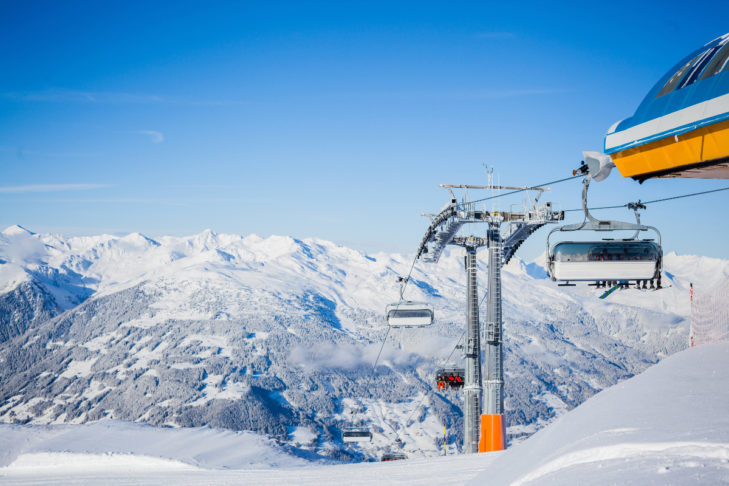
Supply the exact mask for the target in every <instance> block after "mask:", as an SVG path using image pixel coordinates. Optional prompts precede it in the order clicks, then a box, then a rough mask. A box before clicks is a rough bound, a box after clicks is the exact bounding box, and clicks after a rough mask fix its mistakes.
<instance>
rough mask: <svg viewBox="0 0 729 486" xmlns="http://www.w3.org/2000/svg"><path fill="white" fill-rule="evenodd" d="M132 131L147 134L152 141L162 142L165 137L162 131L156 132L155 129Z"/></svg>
mask: <svg viewBox="0 0 729 486" xmlns="http://www.w3.org/2000/svg"><path fill="white" fill-rule="evenodd" d="M134 133H139V134H141V135H147V136H148V137H149V139H150V140H151V141H152V143H162V142H164V141H165V137H164V135H163V134H162V132H158V131H157V130H137V131H136V132H134Z"/></svg>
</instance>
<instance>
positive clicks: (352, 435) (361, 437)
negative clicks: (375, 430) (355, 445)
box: [342, 427, 372, 442]
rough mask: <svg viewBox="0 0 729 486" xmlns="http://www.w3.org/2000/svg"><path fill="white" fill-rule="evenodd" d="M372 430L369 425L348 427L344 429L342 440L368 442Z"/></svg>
mask: <svg viewBox="0 0 729 486" xmlns="http://www.w3.org/2000/svg"><path fill="white" fill-rule="evenodd" d="M371 440H372V432H370V429H368V428H367V427H347V428H346V429H344V430H343V431H342V442H368V441H371Z"/></svg>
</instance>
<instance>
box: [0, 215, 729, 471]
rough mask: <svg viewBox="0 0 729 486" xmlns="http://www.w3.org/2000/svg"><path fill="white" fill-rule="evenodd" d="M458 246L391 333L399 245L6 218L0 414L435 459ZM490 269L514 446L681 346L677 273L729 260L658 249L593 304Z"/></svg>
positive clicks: (586, 290)
mask: <svg viewBox="0 0 729 486" xmlns="http://www.w3.org/2000/svg"><path fill="white" fill-rule="evenodd" d="M462 257H463V253H462V252H461V251H459V250H457V249H454V250H452V251H450V252H447V253H446V254H445V255H444V256H443V257H442V258H441V261H440V262H439V263H437V264H432V263H427V264H426V263H421V262H417V263H416V264H415V266H414V267H413V272H412V275H411V278H410V284H409V285H408V287H407V288H406V291H405V297H406V298H407V299H409V300H414V301H423V302H429V303H431V304H432V305H433V306H434V308H435V312H436V323H435V325H433V326H431V327H429V328H425V329H397V330H392V331H390V332H388V329H387V325H386V323H385V321H384V308H385V305H386V304H388V303H391V302H393V301H396V300H397V299H398V297H399V284H398V283H397V277H398V276H404V275H407V274H408V271H409V269H410V265H411V264H412V256H411V255H400V254H388V253H376V254H365V253H362V252H360V251H356V250H352V249H349V248H346V247H343V246H340V245H336V244H334V243H331V242H328V241H323V240H318V239H314V238H311V239H303V240H299V239H296V238H291V237H285V236H270V237H267V238H262V237H259V236H256V235H247V236H241V235H231V234H217V233H215V232H213V231H210V230H206V231H203V232H202V233H199V234H197V235H193V236H188V237H172V236H165V237H159V238H150V237H147V236H144V235H142V234H139V233H132V234H129V235H125V236H112V235H98V236H84V237H63V236H59V235H51V234H35V233H33V232H31V231H28V230H26V229H24V228H22V227H20V226H11V227H9V228H7V229H5V230H4V231H3V232H2V233H0V363H1V364H2V366H0V422H7V423H30V424H60V423H87V422H94V421H98V420H100V419H103V418H109V419H119V420H126V421H135V422H142V423H148V424H151V425H155V426H159V427H199V426H210V427H215V428H222V429H230V430H235V431H242V430H249V431H254V432H257V433H259V434H264V435H266V436H268V437H270V438H272V439H275V440H276V441H278V442H279V443H281V444H284V445H286V446H287V447H292V448H294V449H296V450H298V451H300V452H301V453H302V454H315V455H322V456H328V457H332V458H336V459H342V460H367V459H371V458H378V457H379V455H381V454H382V453H383V452H386V451H389V450H392V449H396V448H397V449H398V450H399V448H400V447H401V448H402V450H403V451H405V452H406V453H407V454H408V455H410V456H418V455H421V456H422V455H435V454H439V453H440V451H442V450H443V447H444V444H443V441H444V434H443V428H444V426H445V428H446V437H445V442H446V444H445V447H446V449H447V450H448V451H449V452H455V451H456V450H457V449H458V448H459V447H460V444H461V442H462V430H461V429H462V415H461V411H460V406H461V404H462V397H461V395H460V394H459V393H458V392H455V391H449V392H437V391H436V390H435V386H434V371H435V369H436V368H437V367H438V366H439V365H442V364H444V363H447V362H452V363H453V364H456V365H457V364H459V363H460V362H461V361H462V357H461V356H460V355H459V352H458V351H457V350H456V352H453V351H454V346H455V345H456V344H457V343H458V342H459V339H460V338H461V337H462V333H463V329H464V324H465V285H464V283H465V273H464V270H463V258H462ZM483 260H485V259H482V258H479V272H480V273H479V289H480V292H481V294H482V295H485V294H484V290H485V284H486V265H485V261H483ZM503 275H504V280H503V288H502V295H503V299H504V310H503V314H504V336H505V337H504V338H505V381H506V385H505V394H506V399H505V407H506V410H507V423H508V425H509V426H508V429H507V431H508V434H509V440H511V441H512V442H516V441H519V440H521V439H523V438H524V437H527V436H529V435H530V434H532V433H534V432H535V431H536V430H538V429H540V428H542V427H543V426H545V425H546V424H548V423H550V422H551V421H553V420H554V419H555V418H557V417H559V416H560V415H562V414H563V413H564V412H566V411H567V410H570V409H572V408H574V407H575V406H577V405H578V404H580V403H582V402H583V401H585V400H586V399H588V398H589V397H591V396H592V395H594V394H595V393H597V392H599V391H600V390H602V389H604V388H606V387H609V386H611V385H613V384H615V383H618V382H620V381H622V380H624V379H626V378H629V377H631V376H633V375H635V374H637V373H639V372H641V371H643V370H644V369H645V368H647V367H648V366H650V365H651V364H653V363H656V362H657V361H658V360H660V359H662V358H663V357H665V356H668V355H670V354H673V353H675V352H676V351H678V350H681V349H683V348H685V347H686V346H687V342H688V326H689V313H690V306H689V296H688V292H689V291H688V289H689V284H690V283H693V284H694V288H695V289H696V291H697V292H698V291H701V290H702V289H710V288H711V287H712V286H713V285H716V284H717V282H719V281H720V280H722V279H724V278H726V276H727V275H729V261H725V260H719V259H713V258H708V257H699V256H692V255H676V254H674V253H668V254H666V255H665V256H664V285H665V286H666V288H664V289H662V290H659V291H642V290H624V291H619V292H615V293H613V294H612V295H611V296H610V297H609V298H607V299H605V300H600V299H598V296H599V294H600V292H599V291H596V290H594V289H593V288H591V287H586V286H582V287H558V286H556V284H555V283H554V282H551V281H550V280H548V279H547V278H546V273H545V271H544V268H543V261H541V259H538V260H536V261H533V262H526V261H523V260H521V259H519V258H518V255H517V256H516V257H515V258H513V259H512V261H511V262H510V263H509V264H508V265H506V266H505V267H504V269H503ZM483 317H485V316H483ZM383 340H384V344H383ZM380 351H381V357H380V359H379V361H378V365H377V367H376V368H373V363H374V362H375V358H376V356H377V355H378V353H379V352H380ZM449 356H450V358H449ZM349 424H365V425H367V426H369V427H370V428H371V429H372V430H373V432H374V438H373V440H372V442H370V443H364V444H358V445H354V446H353V445H347V444H343V443H342V441H341V430H342V428H343V427H346V426H347V425H349ZM398 439H399V440H398Z"/></svg>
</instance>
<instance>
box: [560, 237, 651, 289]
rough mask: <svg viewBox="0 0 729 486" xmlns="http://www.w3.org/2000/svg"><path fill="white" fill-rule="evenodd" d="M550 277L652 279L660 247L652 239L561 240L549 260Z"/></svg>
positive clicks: (622, 279)
mask: <svg viewBox="0 0 729 486" xmlns="http://www.w3.org/2000/svg"><path fill="white" fill-rule="evenodd" d="M548 267H549V274H550V276H551V278H552V280H559V281H586V280H587V281H606V280H607V281H628V280H639V281H645V280H651V279H653V278H656V277H658V276H659V274H660V269H661V249H660V247H659V245H658V244H656V243H655V242H653V241H646V240H628V241H564V242H561V243H557V244H556V245H554V247H553V249H552V252H551V254H550V255H549V261H548Z"/></svg>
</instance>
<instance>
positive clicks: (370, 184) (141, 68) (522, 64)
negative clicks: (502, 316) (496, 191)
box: [0, 1, 729, 258]
mask: <svg viewBox="0 0 729 486" xmlns="http://www.w3.org/2000/svg"><path fill="white" fill-rule="evenodd" d="M208 3H210V2H208ZM592 3H593V2H573V3H566V2H565V3H561V2H532V3H530V2H518V3H514V5H513V6H512V5H508V4H507V3H506V2H498V3H493V4H491V3H488V2H474V3H469V2H412V3H410V2H403V3H395V2H382V3H378V2H332V3H306V2H293V3H275V2H251V3H245V2H237V3H223V2H216V3H215V4H214V5H212V6H210V5H208V4H207V3H203V2H138V3H135V2H119V3H117V4H115V5H107V4H106V3H104V2H89V3H83V2H32V1H31V2H25V1H22V2H21V1H17V2H6V3H4V6H3V11H4V13H3V16H2V17H1V18H0V27H1V28H0V37H1V40H0V56H1V59H2V65H3V67H4V69H3V76H0V167H1V168H2V172H1V174H2V181H0V225H2V226H7V225H10V224H16V223H17V224H21V225H23V226H25V227H27V228H29V229H31V230H33V231H37V232H47V231H50V232H57V233H62V234H69V235H70V234H96V233H101V232H107V233H124V232H131V231H139V232H142V233H145V234H147V235H150V236H152V237H154V236H157V235H162V234H174V235H184V234H192V233H196V232H199V231H201V230H203V229H205V228H211V229H213V230H215V231H218V232H232V233H241V234H248V233H257V234H260V235H264V236H265V235H270V234H288V235H292V236H296V237H308V236H315V237H319V238H324V239H329V240H332V241H335V242H337V243H341V244H345V245H348V246H352V247H355V248H358V249H362V250H364V251H368V252H373V251H378V250H383V251H402V252H413V251H414V250H415V248H416V246H417V244H418V243H419V241H420V239H421V237H422V235H423V232H424V230H425V228H426V227H427V220H426V219H425V218H423V217H421V216H420V214H421V213H423V212H436V211H437V210H438V209H439V208H440V207H441V206H442V205H443V204H444V203H445V202H446V199H447V198H446V193H445V191H443V190H442V189H440V188H438V184H440V183H468V184H485V183H486V175H485V170H484V166H489V167H494V168H495V170H496V172H497V174H498V176H499V180H500V181H501V183H502V184H508V185H532V184H538V183H542V182H546V181H550V180H554V179H559V178H561V177H566V176H568V175H569V174H570V172H571V170H572V169H573V168H575V167H576V166H577V165H578V164H579V161H580V158H581V151H582V150H600V149H601V148H602V143H603V136H604V134H605V131H606V130H607V128H608V127H609V126H610V125H612V124H613V123H614V122H615V121H617V120H619V119H622V118H626V117H628V116H630V115H631V114H632V113H633V111H634V110H635V108H636V107H637V105H638V103H639V102H640V101H641V99H642V98H643V96H644V95H645V94H646V93H647V92H648V90H649V89H650V88H651V87H652V85H653V84H654V83H655V82H656V81H657V79H658V78H659V77H660V76H661V75H663V74H664V73H665V72H666V71H667V70H668V69H669V68H670V67H671V66H672V65H673V64H675V63H676V62H677V61H678V60H679V59H680V58H682V57H683V56H685V55H686V54H688V53H689V52H690V51H692V50H693V49H695V48H697V47H698V46H700V45H702V44H704V43H706V42H708V41H709V40H711V39H713V38H715V37H717V36H719V35H721V34H723V33H725V32H726V31H727V30H729V27H728V26H727V24H726V18H729V4H728V3H726V2H692V3H690V4H688V3H686V2H675V3H674V2H655V3H649V2H605V3H601V4H599V5H593V4H592ZM724 185H727V182H723V181H691V180H657V181H648V182H646V183H644V184H643V185H639V184H638V183H637V182H634V181H632V180H630V179H622V178H621V177H620V176H619V175H618V174H617V173H615V174H614V175H613V176H612V177H611V178H610V179H609V180H608V181H606V182H604V183H601V184H596V185H595V186H594V188H593V189H594V190H593V191H592V192H591V200H592V202H593V203H594V204H596V205H602V204H620V203H624V202H627V201H629V200H635V199H638V198H641V199H643V200H650V199H655V198H659V197H664V196H667V195H674V194H682V193H687V192H694V191H701V190H707V189H713V188H717V187H723V186H724ZM579 196H580V184H579V182H577V181H573V182H570V183H565V184H562V185H560V186H555V187H554V190H553V191H552V193H551V194H548V195H547V196H544V198H545V199H551V200H552V201H554V202H555V204H557V205H559V206H561V207H563V208H565V209H570V208H575V207H579ZM474 197H477V195H476V194H474ZM728 198H729V192H723V193H718V194H714V195H708V196H703V197H701V198H693V199H687V200H683V201H680V202H671V203H665V204H657V205H654V206H652V207H650V208H649V210H648V212H647V213H646V215H645V216H644V221H646V222H649V223H650V224H654V225H656V226H658V227H660V228H661V230H662V232H663V236H664V242H665V248H666V250H667V251H671V250H675V251H678V252H680V253H694V254H703V255H711V256H717V257H723V258H729V246H728V245H726V244H725V243H724V241H725V240H726V238H727V236H729V234H728V233H729V231H728V230H727V225H726V224H723V223H719V227H717V220H719V221H721V218H722V214H723V211H721V209H723V206H724V205H726V203H727V200H728ZM503 204H504V205H506V204H507V201H505V202H504V203H503ZM601 216H604V217H608V216H614V217H622V218H623V219H630V217H631V215H630V214H629V213H628V212H627V211H626V210H622V211H615V212H609V211H606V212H603V213H601ZM572 217H574V218H577V217H578V215H577V214H574V213H573V214H572ZM478 231H481V230H478ZM707 235H710V236H707ZM544 236H545V231H544V230H541V231H540V232H539V233H537V235H536V236H534V237H533V238H532V239H531V240H530V241H529V242H528V243H527V245H525V246H524V247H523V248H522V249H520V253H521V254H522V256H523V257H525V258H534V257H536V256H537V255H538V254H539V253H541V251H542V250H543V243H544V242H543V240H544Z"/></svg>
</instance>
